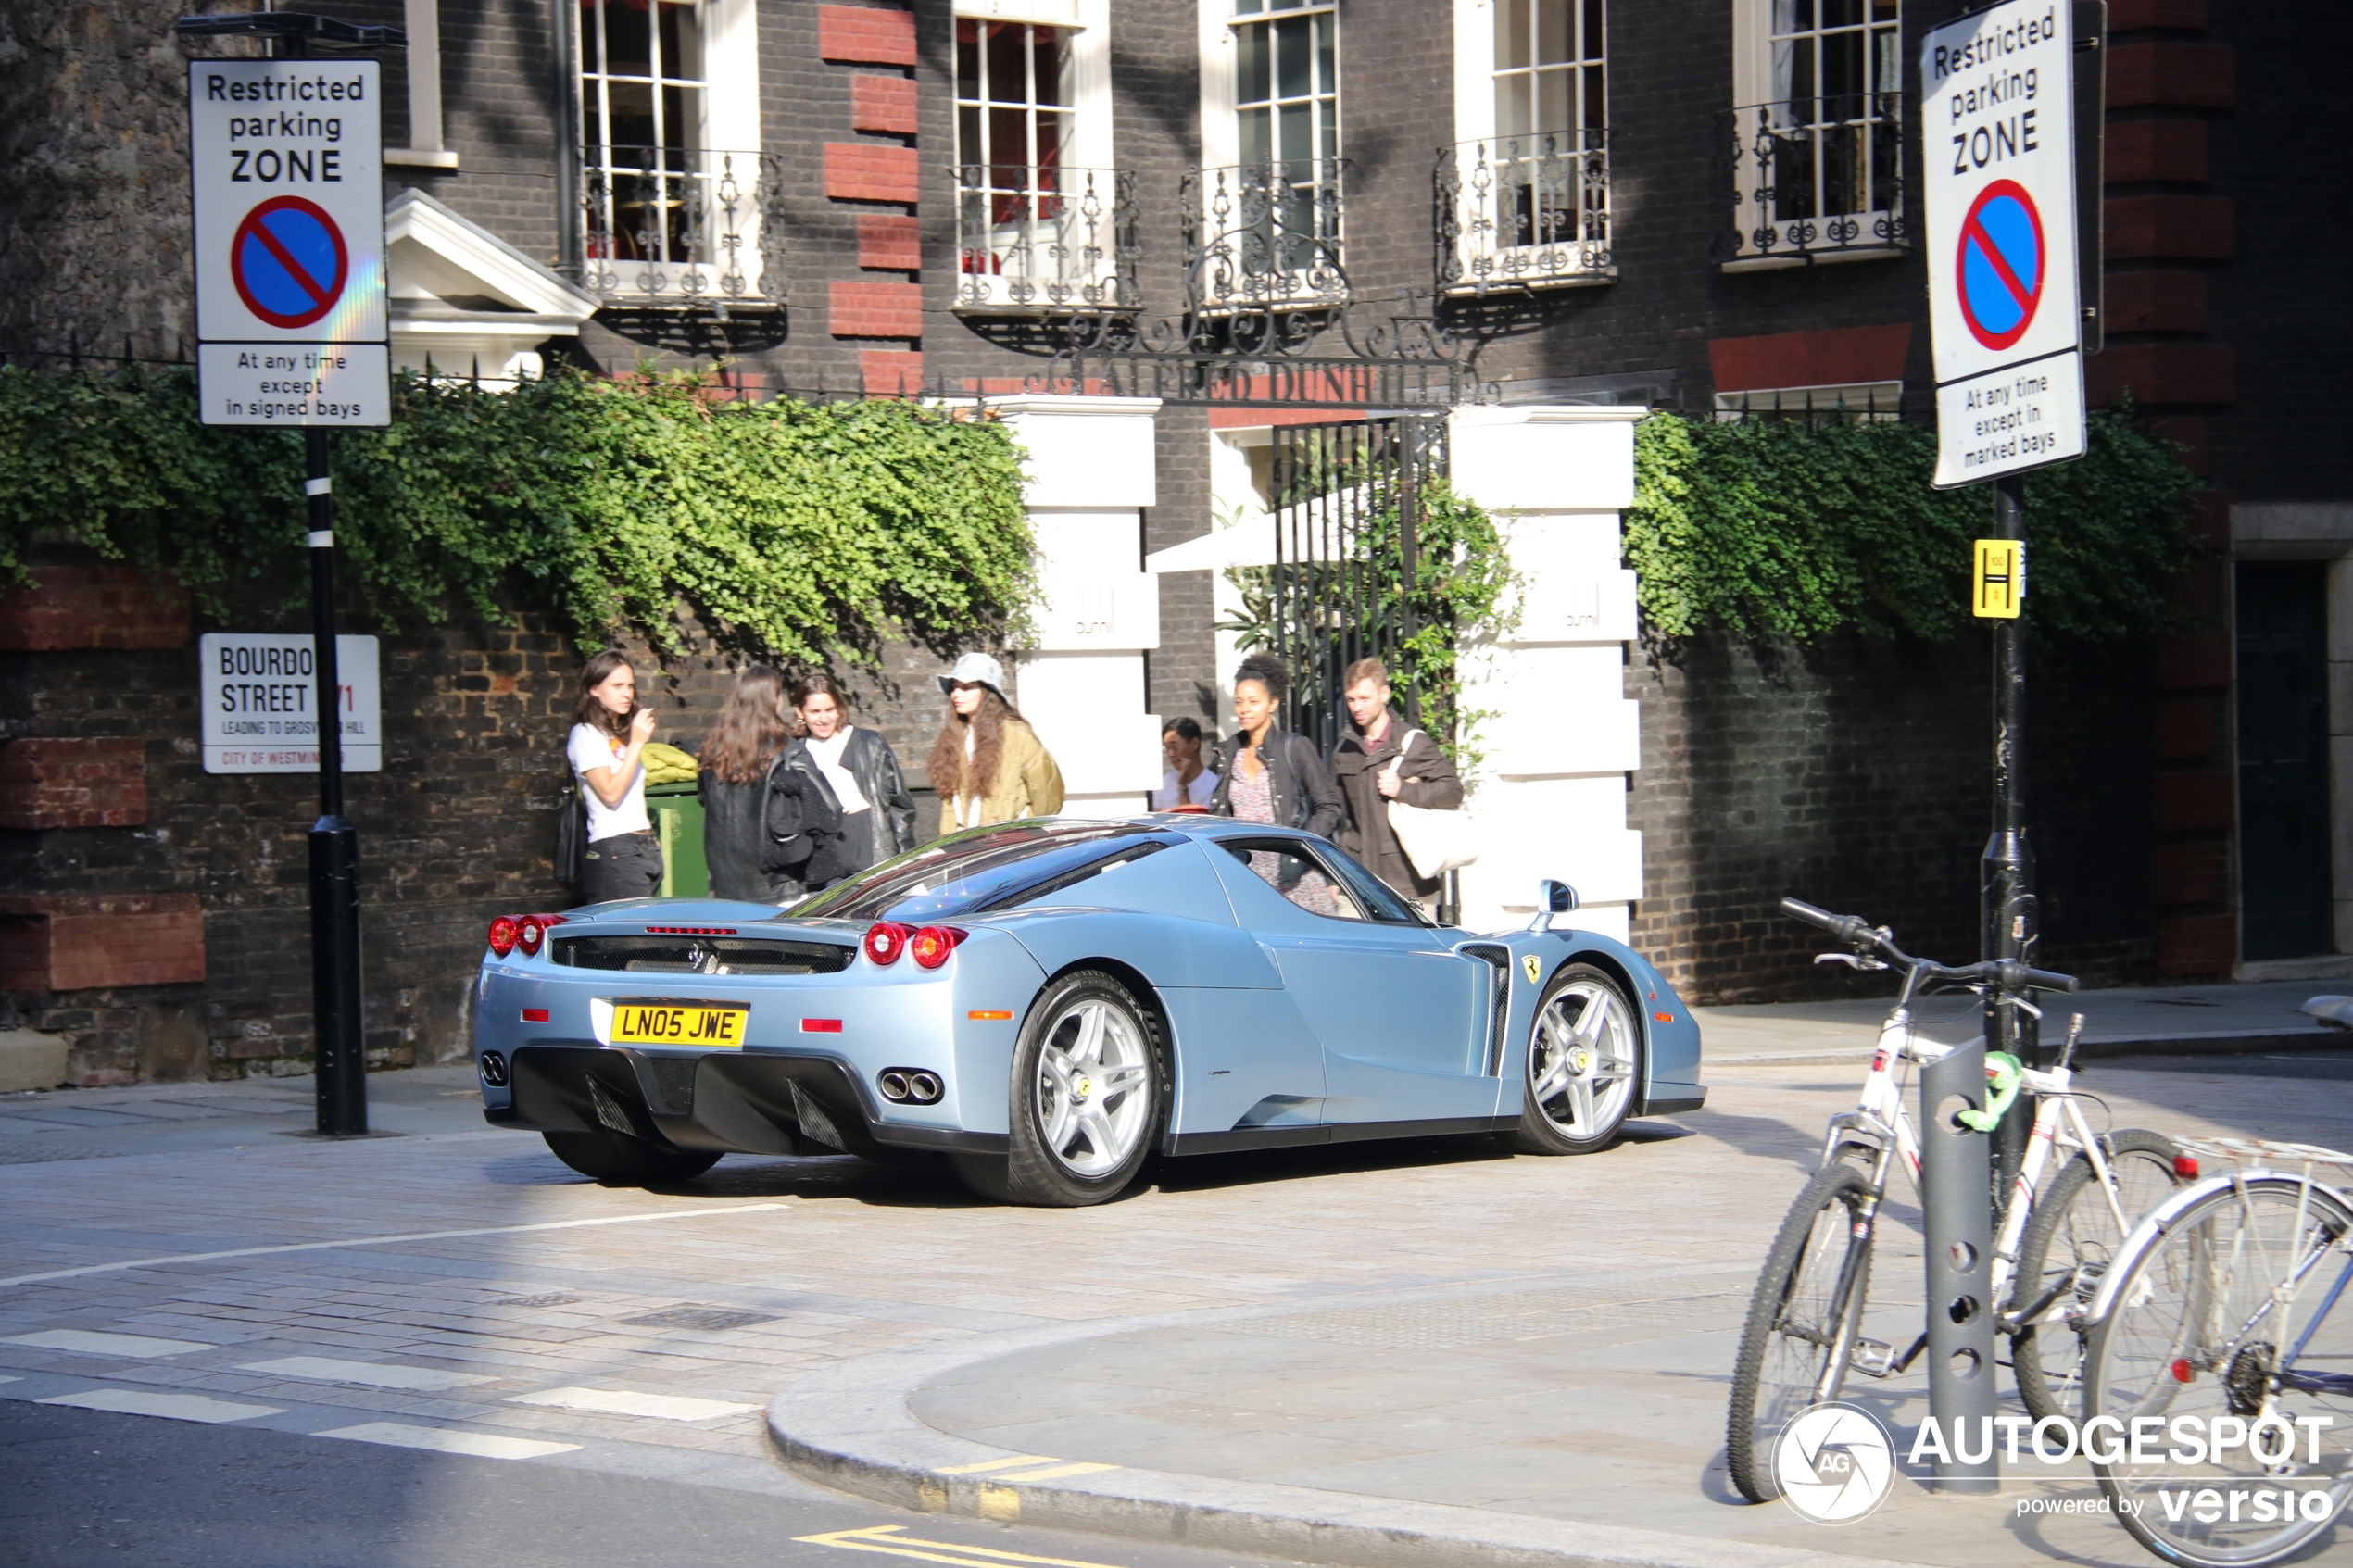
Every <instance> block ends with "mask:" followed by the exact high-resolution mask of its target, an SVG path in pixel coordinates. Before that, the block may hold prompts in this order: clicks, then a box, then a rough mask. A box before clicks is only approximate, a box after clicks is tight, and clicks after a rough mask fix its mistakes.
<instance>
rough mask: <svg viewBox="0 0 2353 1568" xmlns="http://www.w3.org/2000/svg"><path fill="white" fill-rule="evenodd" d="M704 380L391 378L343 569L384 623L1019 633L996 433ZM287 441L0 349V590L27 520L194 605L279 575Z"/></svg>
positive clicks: (287, 488) (293, 550) (1019, 568)
mask: <svg viewBox="0 0 2353 1568" xmlns="http://www.w3.org/2000/svg"><path fill="white" fill-rule="evenodd" d="M716 392H717V389H715V388H714V387H713V386H712V385H711V383H710V382H709V381H708V380H707V379H702V378H695V377H655V376H638V377H625V378H622V379H620V380H617V381H601V380H596V379H592V378H590V377H587V376H584V375H579V374H576V373H570V372H566V373H561V374H558V375H555V376H552V377H550V378H548V379H547V380H545V381H540V382H535V383H525V384H524V385H523V386H522V387H521V388H519V389H518V390H516V391H513V392H510V393H505V394H497V393H486V392H483V391H479V390H477V389H475V388H473V387H472V386H467V385H451V384H447V383H442V384H427V383H422V382H421V381H418V380H415V379H413V378H410V377H408V376H405V375H404V376H402V377H400V378H398V379H397V380H396V382H395V383H394V390H393V422H392V424H391V425H390V426H389V427H388V428H386V429H384V430H372V431H351V432H344V433H338V434H337V435H336V436H335V438H334V454H333V467H334V479H335V499H336V507H335V541H336V544H337V545H338V546H340V547H341V550H342V556H343V560H344V564H345V580H346V583H349V584H350V586H351V587H352V588H353V589H354V590H355V591H356V592H357V593H358V594H359V596H360V598H361V601H362V602H363V603H364V604H365V605H366V607H367V608H368V609H369V611H370V612H371V614H372V615H374V616H375V617H376V618H377V619H378V620H379V621H384V622H385V623H386V624H388V625H389V624H396V623H397V622H398V621H401V620H404V619H418V620H426V621H436V620H439V619H441V618H442V617H444V616H445V615H447V613H448V611H449V608H450V607H452V606H453V605H469V604H470V605H471V606H472V608H474V609H476V610H478V611H480V612H481V613H483V614H484V615H485V616H489V617H492V618H494V619H498V618H502V617H503V615H504V614H505V613H506V610H507V608H510V607H511V606H513V605H515V604H518V603H521V604H522V605H524V606H525V607H527V608H542V609H547V610H550V611H553V612H555V613H556V614H558V615H560V617H562V618H563V619H564V621H567V622H568V623H569V624H570V625H571V627H572V628H573V631H574V632H575V633H576V634H577V635H578V636H579V637H580V638H581V640H582V641H583V642H584V643H585V644H588V645H591V646H599V645H601V644H603V643H604V642H605V641H606V640H608V639H610V638H611V637H613V636H615V635H619V634H623V633H629V632H635V633H640V634H643V635H645V636H647V637H648V638H649V639H650V640H651V641H652V642H653V643H654V645H655V646H658V647H661V648H664V649H669V650H675V649H676V648H678V647H679V646H680V640H679V636H678V631H677V624H676V622H677V615H678V612H679V611H680V609H681V608H691V609H692V611H693V612H695V613H697V614H698V615H699V616H700V617H701V618H702V619H703V621H705V622H706V623H707V624H714V625H715V627H716V629H717V630H718V631H719V633H720V634H721V635H722V637H723V639H724V641H726V642H728V643H729V644H730V645H731V646H741V647H745V648H749V649H753V650H757V651H759V652H761V653H762V654H764V655H765V656H767V657H770V658H774V659H785V660H792V661H799V662H806V663H821V662H824V661H825V660H826V659H829V658H847V659H871V658H872V657H873V654H874V652H875V648H876V647H877V646H879V644H880V643H881V641H882V640H883V639H884V638H885V637H887V636H897V637H904V638H907V639H910V640H912V641H915V642H919V643H923V644H925V645H927V646H934V647H937V648H948V647H952V646H972V645H974V644H975V643H976V642H1002V641H1005V640H1009V639H1018V637H1019V636H1020V634H1021V633H1022V632H1023V630H1024V627H1025V625H1026V614H1027V611H1028V608H1029V605H1030V603H1031V600H1032V598H1033V596H1034V593H1035V585H1034V583H1033V580H1032V577H1031V563H1030V554H1031V539H1030V533H1029V527H1028V523H1027V520H1026V515H1025V513H1024V511H1023V508H1022V501H1021V473H1020V464H1021V453H1020V451H1019V449H1018V448H1017V447H1016V446H1015V445H1014V444H1013V440H1012V438H1011V436H1010V434H1009V433H1008V432H1007V431H1006V430H1005V428H1004V427H1002V426H1000V425H998V424H996V423H994V422H993V421H989V420H974V419H970V418H956V417H952V416H950V414H947V413H944V412H941V411H938V410H935V409H928V408H921V407H917V406H914V405H911V404H906V403H898V402H881V401H877V402H854V403H840V404H833V405H827V406H823V407H814V406H811V405H809V404H805V403H799V402H795V401H791V400H789V399H778V400H776V401H774V402H763V403H742V402H735V401H728V400H722V398H721V397H720V396H718V395H716ZM302 472H303V460H302V441H301V437H300V435H299V434H298V433H293V432H283V431H257V430H246V429H237V428H228V427H208V426H205V425H201V424H199V423H197V422H196V402H195V381H194V378H193V377H192V376H191V375H190V374H189V373H187V372H185V371H182V370H166V371H163V372H160V373H152V374H151V373H147V372H145V371H141V370H128V371H124V372H122V373H120V374H116V375H111V376H108V375H98V374H94V373H87V372H77V373H71V374H62V375H50V374H36V373H34V372H32V371H30V370H23V369H21V368H18V367H7V368H0V582H21V581H22V580H23V577H24V563H25V559H26V553H27V550H28V548H29V547H30V546H31V544H32V542H33V541H34V540H35V538H36V537H43V538H50V539H63V540H68V541H71V542H74V543H78V544H82V545H86V546H91V547H93V548H94V549H96V550H97V551H98V552H99V553H101V554H102V555H104V556H107V557H108V558H119V559H124V560H129V561H131V562H132V563H134V564H136V565H138V566H139V567H140V568H142V569H143V570H145V571H170V572H171V573H173V574H175V575H177V576H178V577H179V578H180V579H181V581H182V583H185V584H187V586H188V587H189V588H190V589H191V590H193V591H194V592H195V595H196V596H197V599H198V602H199V603H200V604H202V605H203V606H204V607H205V608H207V610H208V612H209V613H212V614H214V615H220V614H223V613H225V612H226V608H227V603H228V599H227V596H228V595H229V594H230V592H231V591H232V590H233V589H234V588H236V587H238V586H239V585H240V584H244V583H249V581H250V580H252V579H259V578H265V577H267V576H268V575H270V572H271V569H272V568H278V569H283V568H284V567H286V566H298V564H299V562H300V559H301V553H300V552H301V549H302V542H303V533H304V529H305V527H306V523H305V521H304V508H303V502H302Z"/></svg>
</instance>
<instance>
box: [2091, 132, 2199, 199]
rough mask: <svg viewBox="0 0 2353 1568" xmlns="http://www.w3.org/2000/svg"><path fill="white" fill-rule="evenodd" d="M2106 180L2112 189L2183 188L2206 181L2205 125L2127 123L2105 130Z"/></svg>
mask: <svg viewBox="0 0 2353 1568" xmlns="http://www.w3.org/2000/svg"><path fill="white" fill-rule="evenodd" d="M2102 156H2103V157H2104V158H2105V160H2106V165H2107V167H2106V169H2104V171H2103V172H2104V174H2105V177H2106V178H2107V180H2108V183H2109V184H2111V185H2134V184H2140V183H2143V182H2148V181H2156V180H2172V181H2178V182H2181V183H2183V184H2186V185H2196V184H2202V183H2204V182H2205V180H2206V121H2204V120H2202V119H2127V120H2122V121H2120V122H2118V123H2117V124H2114V125H2111V126H2109V127H2108V138H2107V145H2106V146H2105V148H2104V149H2103V154H2102Z"/></svg>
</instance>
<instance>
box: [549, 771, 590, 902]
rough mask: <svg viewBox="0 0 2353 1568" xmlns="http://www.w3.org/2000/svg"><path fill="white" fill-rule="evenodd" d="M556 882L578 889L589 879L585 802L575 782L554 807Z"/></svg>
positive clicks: (577, 890) (586, 804)
mask: <svg viewBox="0 0 2353 1568" xmlns="http://www.w3.org/2000/svg"><path fill="white" fill-rule="evenodd" d="M555 864H556V885H557V886H559V887H563V888H568V889H570V890H571V891H573V892H574V893H577V892H579V891H580V889H581V886H582V884H585V883H586V882H587V880H588V803H587V802H586V801H585V800H583V799H581V798H580V785H579V784H577V783H576V782H575V783H573V784H571V785H570V787H568V788H567V789H565V791H564V803H563V804H562V805H561V806H560V807H559V808H557V809H556V863H555Z"/></svg>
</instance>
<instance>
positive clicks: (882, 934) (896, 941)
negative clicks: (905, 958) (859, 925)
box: [865, 920, 907, 967]
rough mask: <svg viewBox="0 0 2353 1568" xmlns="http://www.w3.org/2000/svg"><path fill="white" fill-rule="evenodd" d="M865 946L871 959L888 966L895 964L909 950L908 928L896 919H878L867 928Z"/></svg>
mask: <svg viewBox="0 0 2353 1568" xmlns="http://www.w3.org/2000/svg"><path fill="white" fill-rule="evenodd" d="M865 947H866V957H867V959H868V960H869V961H871V962H873V963H875V964H879V965H883V966H886V967H887V966H888V965H891V964H895V963H897V962H898V961H899V955H900V954H901V953H903V952H905V951H906V950H907V928H906V927H905V926H903V925H900V924H899V923H898V922H895V921H887V920H885V921H876V922H875V923H874V924H872V925H870V926H868V927H867V928H866V943H865Z"/></svg>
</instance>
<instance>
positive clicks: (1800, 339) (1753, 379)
mask: <svg viewBox="0 0 2353 1568" xmlns="http://www.w3.org/2000/svg"><path fill="white" fill-rule="evenodd" d="M1911 348H1912V327H1911V323H1910V322H1908V321H1902V322H1897V323H1895V324H1894V325H1892V326H1885V327H1839V328H1834V329H1831V330H1830V331H1826V332H1773V333H1770V334H1768V335H1767V336H1764V337H1719V338H1711V339H1710V340H1709V341H1708V345H1707V362H1708V367H1709V370H1710V371H1711V373H1712V374H1713V375H1714V377H1715V379H1716V390H1717V391H1718V392H1757V391H1763V390H1767V389H1769V388H1772V387H1781V386H1847V385H1852V384H1853V383H1856V382H1874V381H1902V380H1903V379H1904V360H1905V357H1906V355H1908V354H1909V353H1910V352H1911Z"/></svg>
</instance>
